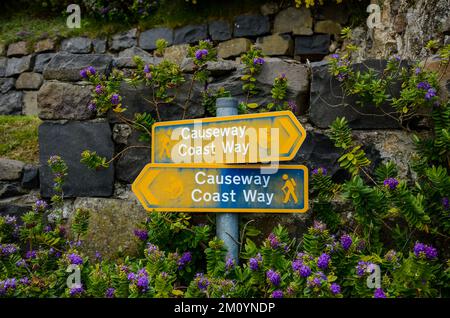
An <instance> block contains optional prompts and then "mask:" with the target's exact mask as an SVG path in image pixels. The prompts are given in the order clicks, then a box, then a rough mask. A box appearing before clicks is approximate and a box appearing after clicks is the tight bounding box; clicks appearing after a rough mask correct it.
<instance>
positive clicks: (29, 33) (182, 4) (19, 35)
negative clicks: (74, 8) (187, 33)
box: [0, 0, 266, 45]
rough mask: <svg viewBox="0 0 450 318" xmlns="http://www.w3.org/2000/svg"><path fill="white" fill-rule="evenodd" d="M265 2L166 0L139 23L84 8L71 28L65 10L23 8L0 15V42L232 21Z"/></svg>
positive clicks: (97, 34)
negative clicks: (99, 15) (46, 13)
mask: <svg viewBox="0 0 450 318" xmlns="http://www.w3.org/2000/svg"><path fill="white" fill-rule="evenodd" d="M264 2H266V0H215V1H204V2H201V3H199V4H197V5H193V4H190V3H188V2H186V1H164V2H162V4H161V6H160V7H159V8H158V9H157V10H156V11H155V13H154V14H152V15H151V16H150V17H148V18H146V19H143V20H140V21H138V22H136V23H126V22H124V21H112V22H111V21H102V20H99V19H94V18H89V17H87V16H86V15H85V14H83V12H82V17H81V28H79V29H69V28H68V27H67V26H66V18H65V17H64V16H63V14H61V15H54V14H52V15H49V16H42V14H41V15H33V14H30V13H29V12H26V11H25V10H24V11H23V12H22V11H18V12H15V13H13V14H12V13H9V14H3V15H2V16H0V21H1V23H0V43H4V44H9V43H13V42H17V41H21V40H26V41H28V42H29V45H33V44H34V43H35V42H36V41H38V40H40V39H44V38H51V39H55V40H58V39H61V38H67V37H72V36H81V35H84V36H88V37H91V38H94V37H104V36H108V35H111V34H114V33H117V32H120V31H124V30H129V29H130V28H133V27H138V28H139V29H141V30H146V29H150V28H152V27H155V26H167V27H171V28H176V27H180V26H183V25H186V24H195V23H205V21H207V20H211V19H218V18H220V19H226V20H229V21H232V20H233V18H234V17H235V16H236V15H239V14H243V13H250V12H253V13H257V12H259V7H260V5H261V4H263V3H264ZM0 14H1V13H0Z"/></svg>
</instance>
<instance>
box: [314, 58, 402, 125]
mask: <svg viewBox="0 0 450 318" xmlns="http://www.w3.org/2000/svg"><path fill="white" fill-rule="evenodd" d="M385 66H386V62H385V61H381V60H367V61H364V65H363V64H360V63H358V64H355V65H354V66H353V67H354V68H355V69H358V70H361V71H363V70H365V69H366V67H371V68H375V69H376V70H378V71H382V70H383V69H384V67H385ZM311 69H312V72H311V73H312V75H311V77H312V79H311V92H310V111H309V117H310V120H311V122H312V123H313V124H314V125H316V126H318V127H320V128H328V127H329V125H330V124H331V123H332V122H333V121H334V120H335V119H336V117H342V116H344V117H345V118H346V119H347V120H348V122H349V125H350V127H352V128H355V129H395V128H399V124H398V122H397V121H396V120H395V119H393V118H390V117H388V116H385V115H384V114H383V111H384V112H386V113H391V112H393V111H394V109H393V108H392V107H391V106H389V105H382V106H381V109H382V110H383V111H382V110H381V109H379V108H377V107H375V106H374V105H364V106H360V105H357V104H356V102H357V100H358V99H357V97H345V99H343V98H342V96H343V95H344V93H343V91H342V88H341V85H340V82H339V81H337V80H336V79H334V78H333V77H331V76H330V74H329V72H328V64H327V62H326V61H324V62H316V63H311ZM399 90H400V84H399V83H396V84H395V85H393V86H392V87H391V89H390V91H391V93H392V94H393V95H394V96H397V95H398V92H399Z"/></svg>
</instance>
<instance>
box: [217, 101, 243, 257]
mask: <svg viewBox="0 0 450 318" xmlns="http://www.w3.org/2000/svg"><path fill="white" fill-rule="evenodd" d="M237 114H238V101H237V99H236V98H233V97H222V98H217V100H216V117H222V116H234V115H237ZM216 234H217V237H218V238H219V239H221V240H223V242H224V243H225V247H226V248H227V250H228V256H229V257H231V258H233V259H234V260H235V262H238V256H239V244H238V242H239V216H238V214H237V213H217V214H216Z"/></svg>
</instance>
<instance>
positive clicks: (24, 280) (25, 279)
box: [19, 277, 31, 286]
mask: <svg viewBox="0 0 450 318" xmlns="http://www.w3.org/2000/svg"><path fill="white" fill-rule="evenodd" d="M19 283H20V284H22V285H24V286H27V285H30V283H31V282H30V279H29V278H28V277H22V278H21V279H19Z"/></svg>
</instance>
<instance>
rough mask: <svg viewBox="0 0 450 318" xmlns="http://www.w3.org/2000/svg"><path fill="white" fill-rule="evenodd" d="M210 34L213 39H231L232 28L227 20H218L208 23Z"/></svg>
mask: <svg viewBox="0 0 450 318" xmlns="http://www.w3.org/2000/svg"><path fill="white" fill-rule="evenodd" d="M208 28H209V35H210V36H211V39H212V40H213V41H226V40H229V39H231V36H232V29H231V25H230V24H229V23H228V22H227V21H223V20H217V21H211V22H209V24H208Z"/></svg>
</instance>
